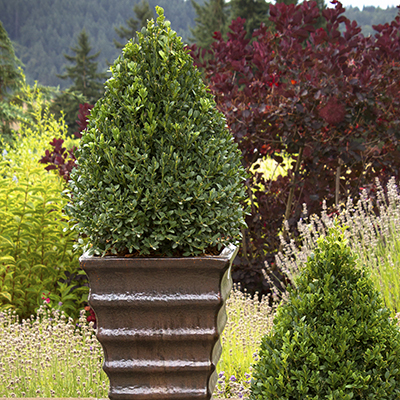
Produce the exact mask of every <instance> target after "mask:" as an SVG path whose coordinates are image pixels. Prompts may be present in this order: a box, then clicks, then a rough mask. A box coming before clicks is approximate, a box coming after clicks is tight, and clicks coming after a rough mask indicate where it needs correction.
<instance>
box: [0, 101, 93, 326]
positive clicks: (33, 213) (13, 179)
mask: <svg viewBox="0 0 400 400" xmlns="http://www.w3.org/2000/svg"><path fill="white" fill-rule="evenodd" d="M41 105H42V102H41V98H40V97H35V99H34V103H31V112H32V114H33V115H32V120H33V119H34V118H35V117H36V120H35V124H32V128H29V127H28V126H26V125H25V124H23V125H22V127H21V128H20V130H19V135H17V136H16V139H15V141H14V142H13V145H12V146H11V145H8V144H5V145H3V150H2V154H1V155H0V220H1V225H0V311H2V310H4V309H7V308H11V309H12V310H14V311H15V312H16V313H17V315H19V316H20V317H22V318H27V317H29V316H30V315H31V314H33V313H35V310H36V309H37V308H38V307H39V305H41V304H42V303H43V300H45V299H48V301H50V302H51V303H52V305H53V306H57V305H58V303H59V302H62V303H63V304H62V305H60V306H59V307H60V308H61V309H62V310H64V311H66V312H67V313H68V314H69V315H71V316H75V317H77V314H78V313H79V309H80V308H82V307H83V306H84V300H85V299H86V298H87V294H88V289H87V288H86V287H83V288H81V289H80V290H78V291H74V293H72V289H73V287H74V285H75V284H76V281H77V280H80V277H79V276H80V275H82V274H83V276H84V273H83V271H82V272H80V269H79V263H78V255H79V254H78V253H76V252H74V251H73V245H74V243H75V240H76V233H75V232H74V231H71V230H70V229H69V222H68V218H67V217H66V216H65V215H64V213H63V208H64V207H65V204H66V199H65V198H64V197H63V196H62V190H63V181H62V179H61V178H60V177H58V176H57V175H56V174H54V173H53V172H48V171H46V170H44V168H43V166H41V165H40V164H39V163H38V160H39V157H40V155H41V154H42V153H43V152H44V149H45V148H46V146H47V145H48V142H49V141H50V140H51V139H52V138H53V137H54V136H56V137H65V126H64V125H63V124H60V123H59V122H57V121H55V120H54V118H52V116H51V114H49V112H48V109H46V108H42V107H41Z"/></svg>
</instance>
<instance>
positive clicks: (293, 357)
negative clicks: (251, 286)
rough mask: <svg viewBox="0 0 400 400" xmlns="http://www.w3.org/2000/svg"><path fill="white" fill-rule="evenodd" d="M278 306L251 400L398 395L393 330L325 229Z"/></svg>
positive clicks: (340, 238)
mask: <svg viewBox="0 0 400 400" xmlns="http://www.w3.org/2000/svg"><path fill="white" fill-rule="evenodd" d="M296 284H297V286H296V288H292V289H291V290H290V291H289V298H288V301H287V302H286V303H284V304H282V305H281V306H280V307H279V308H278V311H277V314H276V317H275V320H274V327H273V329H272V330H271V332H270V333H269V334H268V335H266V336H265V337H264V338H263V340H262V344H261V350H260V354H259V355H260V359H259V361H258V363H257V364H256V365H255V366H254V374H253V381H252V386H251V396H250V399H252V400H261V399H262V400H272V399H285V400H288V399H290V400H292V399H293V400H294V399H298V400H300V399H301V400H305V399H314V400H321V399H331V400H342V399H343V400H344V399H346V400H347V399H353V400H355V399H371V400H378V399H400V331H399V327H398V326H396V324H395V322H394V321H392V320H391V318H390V312H389V311H388V310H387V309H384V308H382V301H381V297H380V294H379V293H378V292H377V291H376V290H375V289H374V286H373V283H372V281H371V279H370V278H369V276H368V273H367V272H366V271H362V270H359V269H356V266H355V258H354V256H353V255H352V253H351V250H350V248H349V247H348V245H347V243H346V240H345V239H344V235H343V232H341V231H339V230H338V229H337V228H332V229H331V230H330V231H329V235H328V236H327V237H326V238H320V239H319V241H318V247H317V248H316V249H315V251H314V253H313V255H312V256H311V257H309V259H308V261H307V264H306V265H305V267H304V269H302V270H301V272H300V275H299V277H298V279H297V281H296Z"/></svg>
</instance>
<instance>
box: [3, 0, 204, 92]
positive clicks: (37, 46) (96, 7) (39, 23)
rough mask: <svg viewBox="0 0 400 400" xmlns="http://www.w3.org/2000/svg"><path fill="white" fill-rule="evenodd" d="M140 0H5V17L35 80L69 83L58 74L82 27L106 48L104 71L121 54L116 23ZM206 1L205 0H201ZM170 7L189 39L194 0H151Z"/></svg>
mask: <svg viewBox="0 0 400 400" xmlns="http://www.w3.org/2000/svg"><path fill="white" fill-rule="evenodd" d="M139 2H140V0H113V1H112V2H110V1H109V0H86V1H81V0H41V1H39V2H38V1H35V2H32V1H29V0H12V1H10V0H0V20H1V21H2V22H3V24H4V27H5V28H6V30H7V32H8V34H9V36H10V38H11V40H12V41H13V42H14V43H15V50H16V54H17V56H18V57H19V58H20V59H21V61H22V62H23V63H24V65H25V68H24V70H25V73H26V76H27V80H28V82H29V83H30V84H32V83H33V81H34V80H37V81H38V82H40V83H41V84H43V85H50V86H57V85H60V87H62V88H65V87H66V85H67V83H66V82H64V81H63V80H61V79H59V78H57V77H56V74H60V73H62V72H63V66H64V64H65V59H64V57H63V54H64V53H68V54H70V50H69V49H70V48H71V47H72V46H73V45H74V44H75V41H76V38H77V36H78V34H79V32H81V31H82V29H83V28H85V29H86V32H87V33H88V35H89V37H90V39H91V44H92V46H93V48H94V49H96V51H101V55H100V57H99V60H98V61H99V70H100V71H102V72H105V71H106V70H107V69H108V64H107V60H108V62H110V63H112V62H113V61H114V60H115V59H116V57H117V56H118V55H119V52H120V51H119V50H118V49H116V48H115V45H114V43H113V39H117V40H118V35H117V33H116V32H115V30H114V29H115V28H116V27H119V26H120V25H124V24H125V21H126V19H127V18H128V17H129V16H132V17H133V18H137V17H136V16H135V15H134V14H133V11H132V7H133V6H134V5H135V4H138V3H139ZM199 2H200V3H202V0H199ZM149 4H150V7H151V9H152V10H154V7H155V6H156V5H159V6H161V7H163V8H164V9H165V15H166V18H167V19H168V20H169V21H171V25H172V27H173V28H174V30H175V31H177V32H178V34H179V35H180V36H182V37H183V38H184V40H188V37H189V36H190V32H189V26H193V25H194V22H193V21H194V17H195V12H194V10H193V7H192V5H191V3H190V1H185V0H149Z"/></svg>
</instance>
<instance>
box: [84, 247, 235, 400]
mask: <svg viewBox="0 0 400 400" xmlns="http://www.w3.org/2000/svg"><path fill="white" fill-rule="evenodd" d="M236 253H237V248H236V247H235V246H230V247H227V248H225V249H224V251H223V252H222V253H221V254H220V255H219V256H204V257H185V258H119V257H94V256H86V255H83V256H82V257H81V259H80V262H81V266H82V268H83V269H84V270H85V272H86V273H87V275H88V277H89V281H90V296H89V304H90V306H91V307H92V308H93V310H94V311H95V313H96V320H97V338H98V340H99V342H100V343H101V345H102V346H103V350H104V365H103V368H104V371H105V372H106V374H107V375H108V377H109V378H110V392H109V397H110V399H111V400H114V399H115V400H116V399H118V400H119V399H121V400H122V399H123V400H127V399H132V400H141V399H143V400H145V399H146V400H150V399H157V400H167V399H168V400H172V399H180V400H185V399H187V400H190V399H199V400H200V399H204V400H206V399H210V398H211V396H212V393H213V390H214V387H215V384H216V381H217V374H216V370H215V368H216V364H217V362H218V360H219V357H220V355H221V344H220V339H219V338H220V335H221V332H222V330H223V328H224V326H225V322H226V312H225V301H226V299H227V297H228V295H229V292H230V290H231V287H232V279H231V274H230V267H231V265H232V261H233V259H234V258H235V256H236Z"/></svg>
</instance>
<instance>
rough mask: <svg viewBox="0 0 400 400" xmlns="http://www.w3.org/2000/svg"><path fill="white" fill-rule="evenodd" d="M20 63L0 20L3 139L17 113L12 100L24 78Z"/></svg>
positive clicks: (0, 126) (0, 81) (0, 102)
mask: <svg viewBox="0 0 400 400" xmlns="http://www.w3.org/2000/svg"><path fill="white" fill-rule="evenodd" d="M20 65H21V62H20V61H19V60H18V58H17V57H16V56H15V53H14V47H13V45H12V43H11V41H10V38H9V37H8V35H7V32H6V30H5V29H4V27H3V24H2V23H1V22H0V136H3V139H4V138H5V137H7V138H8V139H9V136H10V135H11V124H12V123H13V122H15V121H16V120H17V118H18V115H19V112H18V110H19V109H18V107H16V106H15V105H14V104H13V100H14V96H15V92H16V91H18V89H19V88H20V87H21V86H22V83H23V80H24V78H23V74H22V70H21V69H20Z"/></svg>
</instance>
